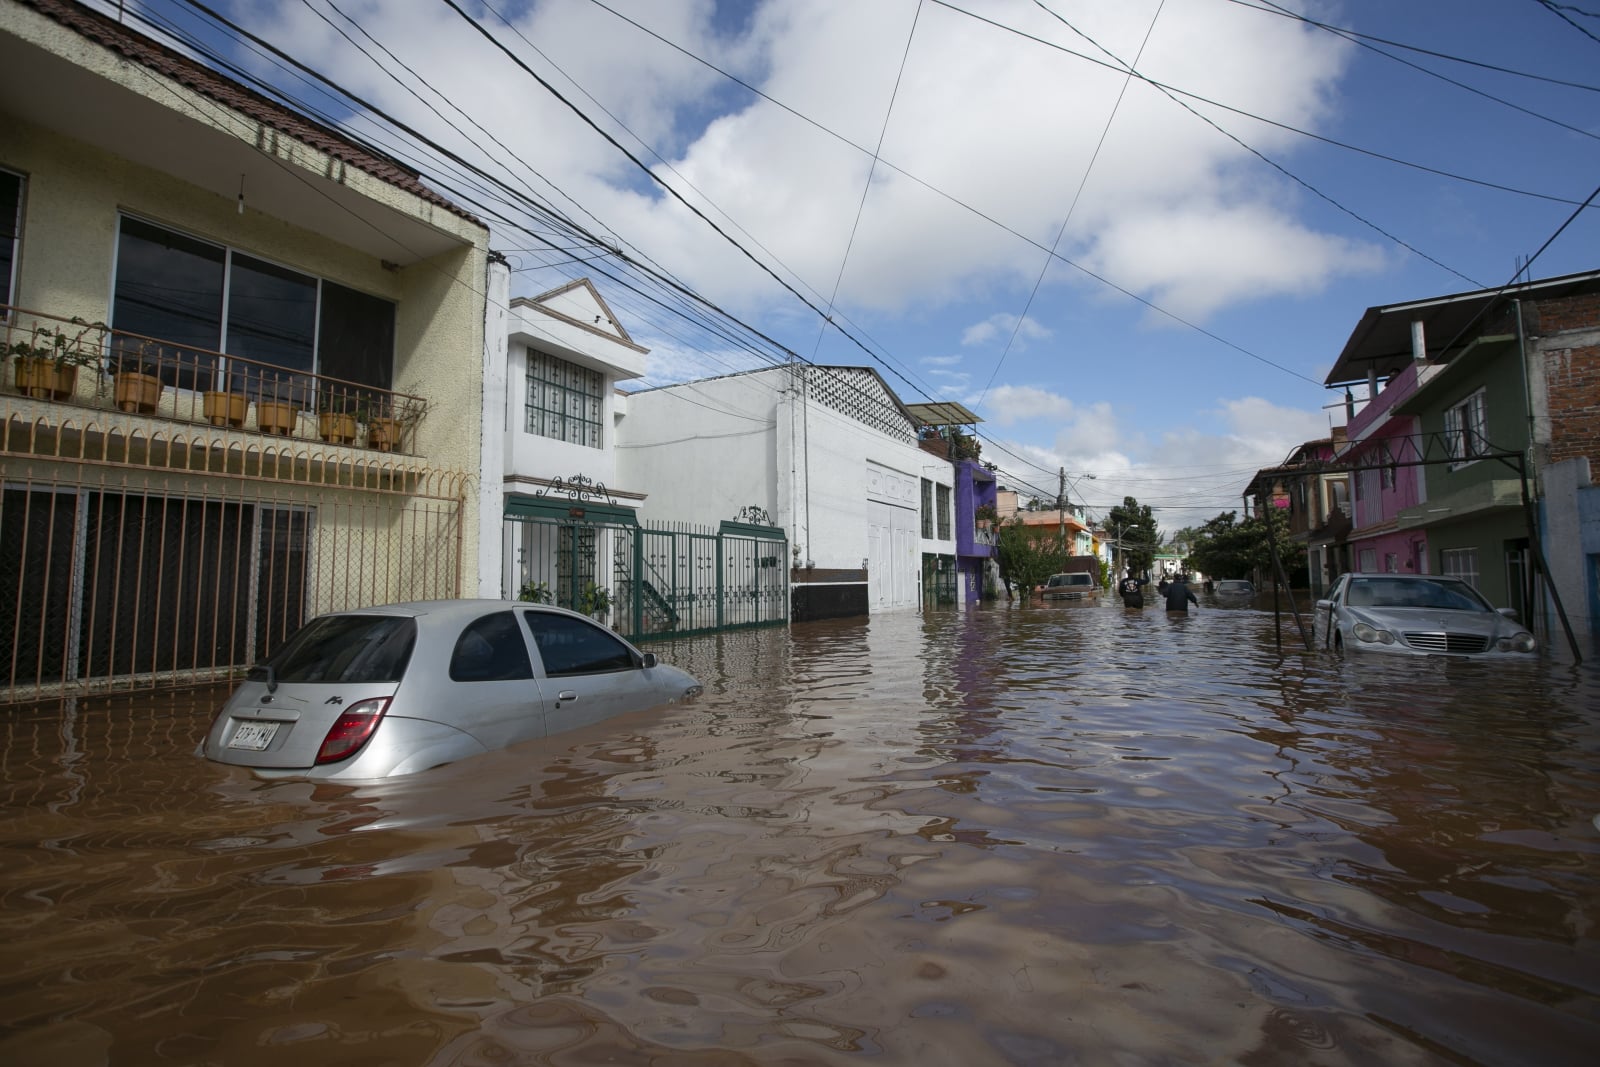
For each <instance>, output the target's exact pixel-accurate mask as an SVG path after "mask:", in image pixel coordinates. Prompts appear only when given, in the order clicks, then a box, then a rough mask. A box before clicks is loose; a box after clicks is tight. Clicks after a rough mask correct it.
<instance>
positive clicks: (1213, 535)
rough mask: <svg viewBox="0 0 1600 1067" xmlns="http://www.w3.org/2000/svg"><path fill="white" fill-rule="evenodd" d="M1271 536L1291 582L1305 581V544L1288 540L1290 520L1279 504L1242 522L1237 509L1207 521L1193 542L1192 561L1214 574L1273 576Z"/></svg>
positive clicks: (1208, 573) (1194, 564)
mask: <svg viewBox="0 0 1600 1067" xmlns="http://www.w3.org/2000/svg"><path fill="white" fill-rule="evenodd" d="M1271 537H1276V538H1277V543H1278V558H1279V560H1281V561H1282V563H1283V568H1284V571H1285V572H1286V573H1287V574H1288V575H1289V581H1290V584H1291V585H1299V584H1303V583H1304V581H1305V573H1306V549H1305V546H1304V545H1302V544H1297V543H1295V542H1293V541H1290V540H1289V520H1288V518H1287V517H1286V516H1285V515H1284V514H1283V513H1282V512H1281V511H1279V509H1277V508H1266V509H1265V510H1264V511H1263V513H1262V514H1260V515H1252V516H1250V517H1249V518H1247V519H1245V520H1244V521H1242V522H1241V521H1239V513H1238V512H1236V511H1224V512H1223V513H1222V514H1220V515H1218V516H1217V517H1216V518H1214V519H1211V520H1210V521H1208V522H1206V523H1205V524H1204V525H1203V526H1201V527H1200V529H1199V530H1198V531H1197V536H1196V538H1195V540H1194V541H1193V542H1192V543H1191V548H1190V549H1189V562H1190V563H1191V564H1192V565H1193V566H1194V568H1195V569H1196V570H1198V571H1200V572H1201V573H1202V574H1205V575H1207V576H1208V577H1211V578H1249V577H1251V576H1252V575H1254V574H1260V575H1262V576H1263V577H1266V578H1271V577H1273V574H1272V548H1271V545H1270V543H1269V538H1271Z"/></svg>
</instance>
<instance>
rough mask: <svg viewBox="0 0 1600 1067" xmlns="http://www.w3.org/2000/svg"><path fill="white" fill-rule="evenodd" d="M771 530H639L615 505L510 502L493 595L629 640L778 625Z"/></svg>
mask: <svg viewBox="0 0 1600 1067" xmlns="http://www.w3.org/2000/svg"><path fill="white" fill-rule="evenodd" d="M788 550H789V546H788V539H787V537H786V536H785V534H784V532H783V531H782V530H781V529H779V528H778V527H776V526H770V525H765V524H761V523H749V522H723V523H721V524H720V525H719V526H717V527H710V526H694V525H689V524H683V525H677V526H657V527H645V526H640V525H638V524H637V523H635V522H634V521H632V516H631V514H626V513H625V509H620V508H606V507H595V506H593V505H589V506H585V507H571V508H568V507H565V506H561V507H552V506H551V505H549V504H547V503H543V502H536V501H530V500H526V499H524V500H523V501H520V502H518V501H513V502H512V503H511V505H510V506H509V507H508V514H507V515H506V518H505V555H504V558H505V560H506V561H507V564H508V566H507V577H506V580H505V588H504V590H503V594H504V595H505V596H507V597H515V598H520V599H523V600H535V601H540V602H542V603H547V604H557V605H560V606H561V607H566V608H572V609H573V610H575V611H581V612H583V613H584V614H586V615H592V616H595V617H596V618H600V619H602V620H603V621H605V622H606V623H608V624H609V625H611V626H612V627H613V628H615V629H616V631H617V632H618V633H620V634H623V635H625V636H628V637H632V638H635V639H645V638H651V637H660V636H667V635H674V636H677V635H683V634H693V633H705V632H709V631H713V630H723V629H732V628H735V627H745V626H765V625H772V624H777V623H783V622H787V621H788V618H789V585H788V570H787V567H786V561H787V558H788Z"/></svg>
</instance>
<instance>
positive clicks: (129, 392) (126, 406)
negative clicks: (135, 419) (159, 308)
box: [107, 341, 165, 415]
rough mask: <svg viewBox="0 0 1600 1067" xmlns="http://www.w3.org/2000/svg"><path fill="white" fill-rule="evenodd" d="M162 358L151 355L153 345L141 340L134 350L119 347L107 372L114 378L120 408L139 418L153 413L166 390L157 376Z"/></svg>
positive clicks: (116, 397)
mask: <svg viewBox="0 0 1600 1067" xmlns="http://www.w3.org/2000/svg"><path fill="white" fill-rule="evenodd" d="M160 369H161V367H160V359H159V357H156V358H153V357H152V356H151V354H150V342H149V341H140V342H139V343H138V348H137V349H136V350H135V351H132V352H130V351H128V349H126V348H118V349H117V351H116V352H115V353H114V354H113V355H112V358H111V365H110V366H109V367H108V368H107V372H108V373H109V374H110V375H111V380H112V383H113V391H114V396H115V400H116V404H117V407H118V409H120V410H122V411H127V412H133V413H137V414H140V415H150V414H153V413H154V412H155V410H156V408H157V407H159V406H160V404H161V393H162V390H163V389H164V388H165V386H164V385H163V383H162V381H161V378H160V377H159V375H158V372H159V371H160Z"/></svg>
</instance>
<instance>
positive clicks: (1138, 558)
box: [1106, 496, 1161, 574]
mask: <svg viewBox="0 0 1600 1067" xmlns="http://www.w3.org/2000/svg"><path fill="white" fill-rule="evenodd" d="M1106 529H1108V530H1109V531H1110V532H1111V537H1112V543H1113V544H1117V545H1119V546H1120V548H1121V552H1120V553H1119V556H1118V563H1119V564H1120V565H1121V566H1122V567H1124V568H1127V567H1132V568H1133V569H1134V571H1135V572H1137V573H1139V574H1143V573H1145V572H1147V571H1149V570H1150V566H1151V564H1152V563H1153V562H1154V561H1155V557H1156V546H1157V545H1159V544H1161V531H1160V530H1158V529H1157V528H1156V519H1155V516H1154V515H1152V514H1151V513H1150V505H1149V504H1144V505H1141V504H1140V503H1139V502H1138V501H1137V500H1135V499H1134V498H1133V497H1131V496H1129V497H1123V498H1122V503H1121V504H1118V505H1117V506H1116V507H1114V508H1112V509H1111V510H1110V511H1109V512H1108V513H1107V514H1106Z"/></svg>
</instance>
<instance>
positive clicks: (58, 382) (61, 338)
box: [5, 319, 97, 400]
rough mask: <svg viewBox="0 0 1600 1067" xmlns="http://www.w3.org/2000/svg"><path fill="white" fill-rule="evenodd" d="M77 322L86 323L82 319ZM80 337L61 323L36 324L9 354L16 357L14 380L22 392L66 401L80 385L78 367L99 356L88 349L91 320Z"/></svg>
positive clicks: (11, 348) (86, 364) (88, 363)
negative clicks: (55, 324) (87, 350)
mask: <svg viewBox="0 0 1600 1067" xmlns="http://www.w3.org/2000/svg"><path fill="white" fill-rule="evenodd" d="M73 321H74V322H78V323H83V320H82V319H74V320H73ZM83 325H84V329H83V330H80V331H79V332H78V334H77V335H76V336H72V335H69V334H67V333H66V332H65V331H64V330H62V329H61V327H59V326H54V327H50V326H44V325H41V324H39V323H35V324H34V327H33V329H32V330H31V331H30V332H29V335H28V339H27V340H26V341H17V342H15V343H14V344H12V345H11V347H10V348H9V349H8V350H6V352H5V354H6V355H10V356H15V357H16V361H17V364H16V371H15V377H14V379H13V380H14V381H15V382H16V386H17V389H18V391H20V392H22V393H25V394H27V395H28V396H31V397H34V398H35V399H38V400H65V399H67V398H68V397H70V396H71V395H72V394H73V393H74V392H75V391H76V390H77V388H78V368H79V367H84V366H90V365H92V364H93V363H94V362H95V359H96V358H97V357H96V355H95V354H94V353H91V352H86V351H85V350H84V345H83V339H84V335H85V334H86V333H87V332H88V331H89V329H90V328H92V327H90V326H89V324H88V323H83Z"/></svg>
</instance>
